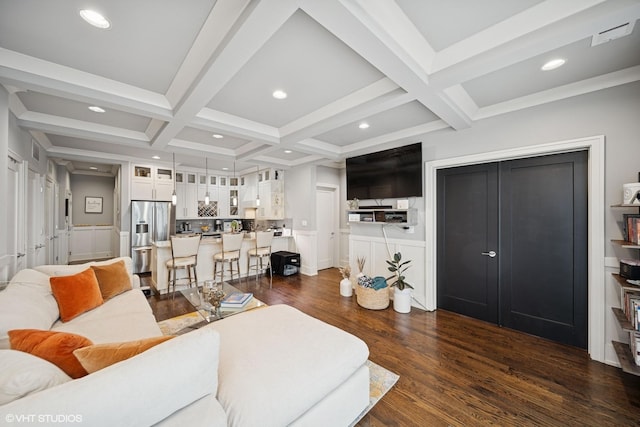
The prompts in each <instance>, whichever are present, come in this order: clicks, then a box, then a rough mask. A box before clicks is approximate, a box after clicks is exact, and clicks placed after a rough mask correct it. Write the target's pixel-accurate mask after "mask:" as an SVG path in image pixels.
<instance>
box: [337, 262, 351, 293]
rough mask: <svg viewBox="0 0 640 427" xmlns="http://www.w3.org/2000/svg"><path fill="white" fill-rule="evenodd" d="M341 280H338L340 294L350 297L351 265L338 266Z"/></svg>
mask: <svg viewBox="0 0 640 427" xmlns="http://www.w3.org/2000/svg"><path fill="white" fill-rule="evenodd" d="M339 270H340V274H341V275H342V280H341V281H340V295H342V296H343V297H350V296H351V295H353V285H352V284H351V266H349V265H347V266H346V267H340V268H339Z"/></svg>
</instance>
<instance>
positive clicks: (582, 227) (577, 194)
mask: <svg viewBox="0 0 640 427" xmlns="http://www.w3.org/2000/svg"><path fill="white" fill-rule="evenodd" d="M587 165H588V153H587V152H586V151H581V152H573V153H564V154H554V155H549V156H540V157H534V158H526V159H517V160H508V161H503V162H494V163H484V164H480V165H473V166H462V167H456V168H449V169H441V170H440V171H438V230H439V234H438V307H439V308H444V309H447V310H451V311H454V312H458V313H461V314H465V315H468V316H471V317H475V318H478V319H481V320H485V321H489V322H492V323H496V324H498V325H501V326H507V327H510V328H512V329H516V330H520V331H523V332H527V333H531V334H534V335H538V336H542V337H545V338H549V339H552V340H555V341H558V342H562V343H565V344H571V345H574V346H577V347H582V348H586V346H587V299H588V287H587V282H588V281H587V276H588V274H587V273H588V269H587V257H588V254H587V240H588V236H587V192H588V191H587Z"/></svg>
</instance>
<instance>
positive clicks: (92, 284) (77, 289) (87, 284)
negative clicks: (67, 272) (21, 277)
mask: <svg viewBox="0 0 640 427" xmlns="http://www.w3.org/2000/svg"><path fill="white" fill-rule="evenodd" d="M49 283H51V292H53V296H54V297H55V299H56V301H57V302H58V310H60V319H62V321H63V322H68V321H69V320H71V319H73V318H74V317H76V316H79V315H81V314H82V313H84V312H87V311H89V310H93V309H94V308H96V307H98V306H100V305H102V303H103V299H102V294H101V293H100V287H99V286H98V280H97V279H96V274H95V273H94V272H93V270H92V269H90V268H87V269H86V270H84V271H82V272H80V273H78V274H74V275H73V276H58V277H50V278H49Z"/></svg>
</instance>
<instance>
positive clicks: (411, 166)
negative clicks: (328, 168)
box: [346, 142, 422, 200]
mask: <svg viewBox="0 0 640 427" xmlns="http://www.w3.org/2000/svg"><path fill="white" fill-rule="evenodd" d="M346 163H347V199H348V200H352V199H361V200H367V199H400V198H404V197H422V143H420V142H418V143H417V144H411V145H405V146H404V147H398V148H392V149H390V150H384V151H378V152H377V153H371V154H365V155H363V156H357V157H350V158H348V159H347V162H346Z"/></svg>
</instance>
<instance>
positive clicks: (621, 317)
mask: <svg viewBox="0 0 640 427" xmlns="http://www.w3.org/2000/svg"><path fill="white" fill-rule="evenodd" d="M611 207H612V208H637V209H638V212H640V205H635V204H633V205H632V204H628V203H618V204H615V205H611ZM611 243H613V244H615V245H618V246H620V247H621V248H624V249H640V245H638V244H635V243H632V242H628V241H625V240H615V239H614V240H611ZM613 277H614V279H615V281H616V283H617V284H618V285H619V286H620V289H621V290H622V294H623V295H624V293H625V292H640V286H638V285H633V284H631V283H629V282H627V280H626V279H625V278H624V277H622V276H620V275H619V274H618V273H613ZM622 299H623V301H621V304H624V296H623V297H622ZM611 309H612V310H613V314H614V316H615V318H616V321H617V322H618V324H619V325H620V328H621V329H622V330H623V331H624V332H627V333H628V334H629V339H630V340H632V339H634V337H633V333H634V332H639V331H637V330H636V329H635V328H634V327H633V324H632V323H631V322H630V321H629V319H627V316H626V315H625V314H624V310H623V309H621V308H617V307H611ZM612 344H613V348H614V350H615V352H616V355H617V356H618V361H619V362H620V367H621V368H622V371H623V372H626V373H628V374H632V375H637V376H640V366H638V365H636V363H635V358H634V357H633V354H632V352H631V346H630V344H625V343H621V342H618V341H612Z"/></svg>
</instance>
